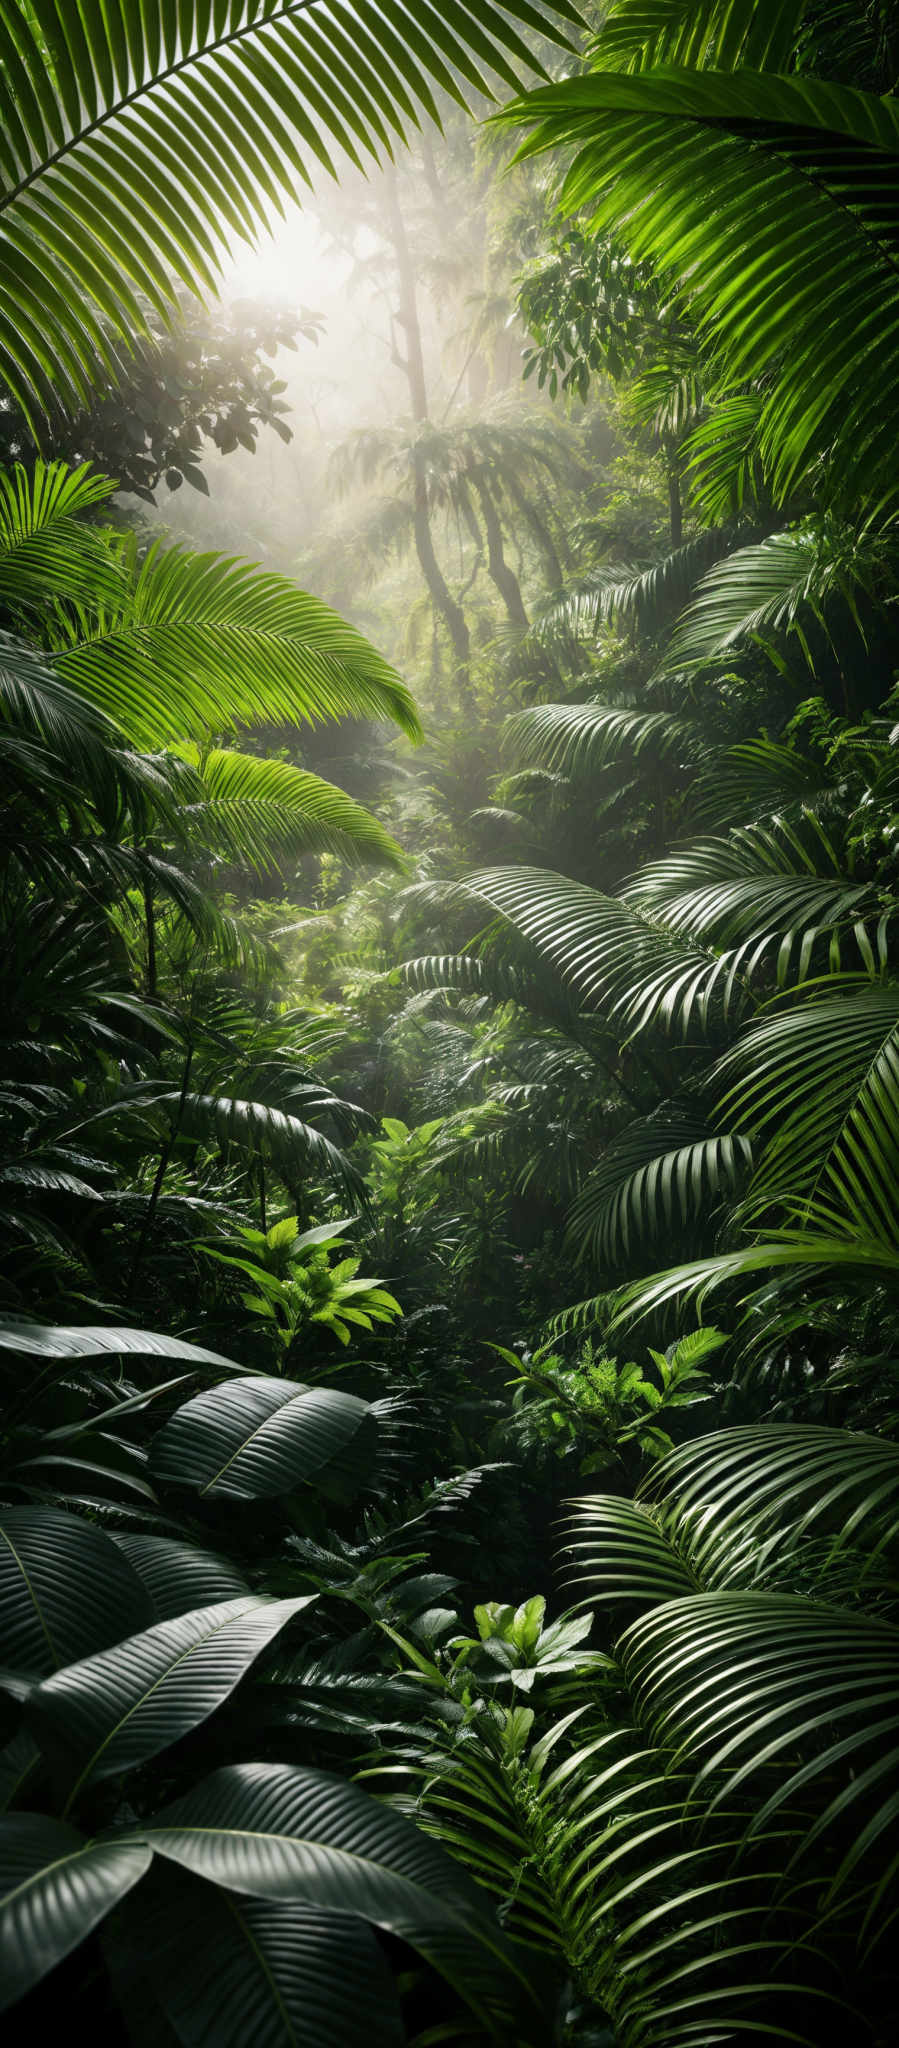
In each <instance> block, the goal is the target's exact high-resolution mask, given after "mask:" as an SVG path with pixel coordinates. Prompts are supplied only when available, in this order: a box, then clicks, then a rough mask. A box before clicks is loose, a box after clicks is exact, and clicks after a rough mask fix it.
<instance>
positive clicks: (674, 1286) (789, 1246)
mask: <svg viewBox="0 0 899 2048" xmlns="http://www.w3.org/2000/svg"><path fill="white" fill-rule="evenodd" d="M765 1275H768V1276H773V1278H772V1279H771V1282H770V1285H768V1286H767V1287H766V1290H765V1295H766V1301H767V1306H768V1319H769V1322H770V1323H771V1324H772V1325H776V1315H775V1313H774V1311H773V1309H772V1303H773V1301H774V1297H775V1295H776V1293H777V1290H778V1286H780V1287H781V1289H782V1290H785V1289H788V1288H789V1287H790V1285H791V1283H793V1284H795V1283H799V1284H806V1283H810V1282H817V1281H819V1280H820V1279H821V1278H822V1276H824V1277H825V1278H826V1279H827V1280H828V1281H830V1283H831V1284H833V1283H834V1282H836V1283H838V1284H839V1285H840V1286H847V1287H851V1286H852V1285H853V1284H861V1285H862V1286H863V1287H866V1286H868V1287H869V1286H873V1285H874V1284H875V1283H876V1282H877V1281H886V1282H887V1283H889V1284H890V1285H893V1286H895V1284H896V1279H897V1275H899V1248H897V1246H896V1244H895V1241H894V1233H892V1232H891V1234H890V1236H889V1237H886V1236H872V1235H866V1236H861V1235H859V1233H858V1232H857V1231H856V1230H855V1229H854V1228H853V1227H852V1225H851V1222H850V1219H849V1218H847V1217H846V1216H844V1215H840V1214H837V1213H834V1212H832V1211H828V1210H825V1209H823V1208H821V1209H820V1210H819V1211H818V1212H817V1213H816V1214H815V1216H814V1217H813V1218H810V1220H809V1221H808V1222H807V1224H806V1227H805V1228H804V1229H801V1230H771V1231H769V1232H768V1233H767V1234H766V1236H765V1237H764V1238H761V1239H758V1240H757V1241H755V1242H754V1243H749V1244H745V1245H741V1246H740V1247H739V1248H738V1249H737V1250H735V1251H725V1252H716V1253H712V1254H711V1255H710V1256H709V1257H707V1258H703V1259H692V1260H690V1261H689V1262H688V1263H687V1264H686V1265H682V1266H672V1267H670V1268H669V1270H668V1271H667V1272H664V1273H653V1274H651V1275H650V1277H649V1278H648V1279H646V1280H636V1281H634V1282H633V1283H632V1284H631V1285H629V1286H627V1287H623V1288H621V1289H620V1290H619V1291H618V1293H617V1294H616V1295H615V1299H614V1314H613V1316H612V1318H611V1321H610V1323H609V1328H610V1329H611V1330H617V1329H624V1328H626V1327H627V1326H629V1325H630V1324H632V1323H634V1322H635V1321H639V1320H640V1319H641V1318H642V1317H644V1316H649V1315H652V1316H658V1315H662V1314H663V1313H665V1312H666V1311H667V1310H669V1309H671V1308H673V1307H674V1306H675V1305H677V1306H678V1307H681V1306H683V1305H685V1304H686V1303H691V1304H693V1305H695V1307H696V1308H697V1309H699V1310H700V1311H702V1310H703V1309H704V1305H705V1303H706V1301H707V1300H708V1298H709V1297H710V1295H712V1294H714V1293H716V1292H717V1291H718V1289H719V1288H722V1287H730V1286H732V1287H733V1288H734V1290H735V1292H736V1290H737V1289H738V1288H740V1287H743V1283H744V1282H746V1283H748V1292H747V1289H746V1288H744V1290H743V1293H742V1294H741V1295H739V1296H738V1301H739V1304H740V1306H745V1304H746V1303H747V1302H748V1303H749V1304H750V1306H752V1304H753V1301H754V1300H757V1296H758V1283H759V1281H760V1280H761V1279H762V1277H763V1276H765ZM753 1289H755V1290H756V1292H755V1295H754V1294H753ZM608 1306H609V1302H608V1297H607V1296H606V1297H602V1298H599V1297H598V1298H597V1299H596V1300H593V1301H588V1302H580V1303H578V1304H576V1306H575V1307H574V1308H572V1309H571V1310H568V1311H565V1312H564V1313H565V1317H566V1318H567V1320H565V1322H564V1327H565V1328H567V1329H576V1328H585V1327H588V1326H589V1324H590V1323H591V1322H595V1321H596V1320H597V1318H598V1315H599V1313H600V1311H601V1309H606V1310H607V1309H608ZM556 1322H557V1324H558V1326H559V1328H560V1329H561V1328H562V1327H563V1318H562V1317H557V1318H556Z"/></svg>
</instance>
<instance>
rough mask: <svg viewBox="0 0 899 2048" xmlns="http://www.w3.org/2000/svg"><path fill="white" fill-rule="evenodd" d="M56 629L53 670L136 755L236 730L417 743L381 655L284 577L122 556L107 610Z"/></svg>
mask: <svg viewBox="0 0 899 2048" xmlns="http://www.w3.org/2000/svg"><path fill="white" fill-rule="evenodd" d="M83 603H84V607H85V608H84V610H83V611H82V612H80V613H78V614H73V616H72V617H71V619H70V620H69V621H68V622H67V623H66V625H65V627H64V628H61V629H60V631H59V634H58V636H57V638H58V645H57V648H56V651H55V661H54V665H55V668H56V670H57V672H58V674H59V675H60V676H61V677H62V678H63V681H64V682H67V683H68V684H69V685H70V687H71V688H73V689H75V690H78V691H80V692H81V693H82V694H83V695H84V696H85V697H86V698H87V699H88V700H89V701H90V702H91V703H93V704H96V705H98V706H99V707H100V709H101V710H104V711H106V712H107V713H108V715H109V716H110V717H111V718H113V719H114V720H115V721H116V722H117V723H118V724H119V725H120V726H121V727H122V728H124V730H125V731H126V732H127V734H128V736H129V738H130V739H131V740H133V741H135V742H136V743H137V744H138V745H139V746H148V747H153V746H156V745H159V744H160V743H161V744H163V745H165V744H166V743H167V742H168V741H170V740H173V739H176V740H182V739H186V738H190V739H197V740H204V739H206V738H208V736H209V735H210V734H213V735H214V734H219V733H222V732H223V731H226V730H233V729H234V728H235V727H236V726H238V725H244V726H246V725H258V724H259V723H260V722H261V721H263V720H266V719H267V720H270V721H272V722H273V723H279V724H280V723H282V722H287V723H289V724H295V725H299V724H304V723H305V724H309V723H312V722H313V721H314V720H316V719H320V718H353V717H355V718H376V719H387V720H389V721H390V722H391V723H393V724H396V725H399V727H400V729H401V730H402V731H404V732H406V733H407V734H408V735H409V737H410V738H412V739H418V738H420V736H421V733H420V727H419V724H418V719H417V716H416V712H415V709H414V706H413V704H412V700H411V698H410V696H409V693H408V691H407V690H406V689H405V688H404V686H403V684H402V683H401V682H400V680H399V678H398V676H397V675H396V673H395V671H394V670H393V669H392V668H391V667H390V665H389V663H387V662H386V661H385V660H384V658H383V656H382V655H379V654H377V653H376V652H375V650H374V648H373V647H372V646H371V645H370V643H369V642H368V641H367V640H365V639H364V638H363V636H362V634H361V633H358V632H357V631H356V629H355V628H354V627H353V626H350V625H347V623H346V622H345V620H343V619H341V618H339V617H338V616H337V614H336V613H335V612H332V611H331V610H330V609H329V608H328V606H327V605H325V604H322V602H321V600H320V599H318V598H315V597H309V596H308V595H307V594H306V593H305V592H304V591H301V590H298V589H297V588H296V586H295V585H294V584H293V583H290V582H289V581H288V579H287V578H286V577H284V576H276V575H272V574H265V573H263V572H262V571H261V570H258V569H254V568H253V567H252V566H251V565H250V564H249V563H245V562H234V561H228V560H226V559H224V558H223V557H222V556H219V555H194V554H191V553H189V552H188V551H186V550H185V549H183V548H180V547H173V548H160V547H158V546H157V547H154V548H152V549H151V550H150V553H149V554H148V556H147V557H146V559H145V561H144V562H143V563H142V564H138V562H137V560H136V558H133V557H132V559H131V561H130V564H129V572H128V578H127V583H126V588H125V591H124V593H123V596H122V598H121V600H120V602H119V603H118V604H116V605H115V606H107V607H105V608H102V607H100V606H96V605H95V604H94V603H93V593H92V592H91V591H90V590H88V591H85V593H84V598H83Z"/></svg>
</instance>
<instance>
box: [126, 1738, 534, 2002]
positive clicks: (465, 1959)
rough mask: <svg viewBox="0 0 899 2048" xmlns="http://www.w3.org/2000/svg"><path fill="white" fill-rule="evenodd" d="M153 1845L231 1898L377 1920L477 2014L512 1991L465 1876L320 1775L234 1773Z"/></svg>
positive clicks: (266, 1767) (382, 1810)
mask: <svg viewBox="0 0 899 2048" xmlns="http://www.w3.org/2000/svg"><path fill="white" fill-rule="evenodd" d="M146 1839H147V1841H148V1842H150V1844H151V1845H152V1847H153V1849H154V1850H155V1851H156V1852H157V1854H159V1855H161V1856H168V1857H171V1858H172V1859H173V1860H174V1861H175V1862H176V1863H180V1864H181V1865H182V1866H183V1868H185V1869H187V1870H192V1871H193V1872H194V1873H195V1874H196V1875H197V1876H198V1877H206V1878H209V1879H211V1880H213V1881H214V1882H215V1883H216V1884H220V1885H223V1886H224V1887H225V1888H226V1889H227V1890H228V1891H236V1892H243V1893H249V1894H251V1895H253V1896H255V1897H257V1898H264V1899H279V1900H290V1901H293V1902H299V1901H303V1902H305V1903H307V1904H312V1905H316V1906H319V1907H321V1908H323V1909H325V1910H327V1909H334V1910H336V1911H338V1912H345V1913H354V1914H358V1915H359V1916H360V1917H361V1918H362V1919H366V1920H370V1921H371V1922H372V1923H373V1925H375V1926H376V1927H382V1928H384V1929H385V1931H387V1932H389V1933H392V1934H397V1935H399V1936H401V1938H402V1939H403V1940H404V1941H408V1942H409V1943H410V1945H411V1946H412V1947H413V1948H416V1949H417V1950H418V1951H419V1953H420V1954H422V1955H423V1956H425V1957H426V1958H427V1959H428V1961H430V1962H432V1963H433V1964H434V1966H435V1967H436V1968H437V1969H439V1970H440V1971H441V1972H442V1973H443V1974H444V1975H445V1976H447V1977H448V1978H449V1979H450V1981H451V1982H453V1983H455V1984H456V1985H457V1987H458V1989H459V1990H460V1991H461V1992H462V1994H463V1996H464V1997H465V1998H466V1999H467V2000H468V2002H469V2003H470V2004H472V2005H474V2006H475V2007H476V2008H483V2007H485V2006H487V2007H489V2005H490V2003H491V2002H492V2000H493V1999H494V1998H495V1996H496V1992H497V1988H498V1987H499V1988H502V1989H505V1990H506V1991H508V1989H509V1988H510V1985H509V1980H508V1968H509V1965H508V1962H507V1960H506V1959H505V1952H504V1948H503V1943H502V1940H501V1938H500V1936H499V1933H498V1929H497V1927H496V1924H495V1923H492V1921H491V1916H490V1914H489V1912H487V1913H485V1910H484V1903H483V1899H482V1898H481V1897H480V1895H479V1894H478V1893H477V1892H476V1891H475V1890H474V1889H473V1888H472V1886H471V1884H470V1882H469V1880H468V1879H467V1878H466V1877H465V1876H464V1874H463V1873H462V1872H461V1870H460V1869H459V1867H458V1865H457V1864H454V1863H453V1862H452V1860H451V1859H450V1857H449V1856H447V1855H446V1853H445V1851H444V1850H442V1849H440V1848H439V1847H438V1846H437V1845H436V1844H435V1843H433V1842H431V1841H429V1840H428V1838H427V1836H426V1835H424V1834H422V1833H421V1831H420V1830H419V1829H418V1828H416V1827H414V1826H413V1824H412V1822H411V1821H408V1820H406V1819H405V1818H404V1817H403V1816H402V1815H400V1814H398V1813H395V1812H393V1810H392V1809H391V1808H390V1807H389V1806H384V1805H382V1804H381V1803H380V1802H379V1801H378V1800H376V1799H372V1798H371V1797H370V1796H369V1794H368V1793H366V1792H362V1791H361V1790H360V1789H359V1787H358V1786H356V1785H350V1784H347V1783H345V1782H344V1781H343V1780H341V1779H339V1778H334V1777H330V1776H328V1775H327V1774H326V1773H325V1772H323V1771H314V1770H306V1769H302V1768H300V1767H297V1766H294V1765H290V1764H238V1765H234V1766H229V1767H226V1768H225V1769H224V1770H220V1771H216V1772H214V1774H213V1776H212V1777H211V1778H207V1779H206V1780H205V1782H204V1783H203V1784H202V1785H198V1786H197V1787H196V1789H195V1790H194V1791H192V1792H190V1793H188V1794H187V1796H186V1797H185V1798H184V1799H181V1800H179V1801H178V1802H177V1803H176V1804H175V1805H174V1806H172V1807H169V1808H168V1809H167V1810H166V1812H165V1813H163V1814H161V1815H160V1816H159V1817H158V1819H157V1821H156V1822H155V1823H154V1825H153V1827H152V1828H151V1829H149V1830H148V1831H147V1834H146Z"/></svg>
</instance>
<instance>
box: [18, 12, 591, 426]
mask: <svg viewBox="0 0 899 2048" xmlns="http://www.w3.org/2000/svg"><path fill="white" fill-rule="evenodd" d="M566 19H567V20H568V21H571V20H572V19H576V16H575V15H574V10H573V9H571V8H570V7H569V6H568V5H567V4H566V0H554V4H553V5H552V6H550V7H547V8H545V9H544V8H543V7H539V6H534V7H531V6H529V5H521V4H519V5H517V6H516V7H514V8H512V7H506V6H503V5H500V4H496V0H490V4H489V5H488V6H486V7H483V8H481V9H479V11H478V13H477V14H476V15H475V14H473V13H472V12H470V11H469V9H468V8H467V7H466V6H465V5H463V4H462V0H453V4H452V5H451V6H450V7H448V8H447V7H443V8H440V9H438V8H436V7H432V6H430V5H427V6H425V7H424V8H423V9H421V8H419V9H418V10H417V11H416V12H415V14H414V15H413V14H410V13H409V12H408V10H407V9H406V7H405V6H404V5H402V4H401V0H385V4H378V5H374V4H372V0H361V4H359V5H356V6H353V7H350V6H348V5H346V4H344V0H334V4H330V5H329V6H328V7H327V9H326V8H325V7H324V6H317V5H315V4H310V0H226V4H225V5H223V6H217V7H210V6H209V4H208V0H187V4H186V5H181V6H179V7H177V8H175V7H170V6H169V5H167V4H162V0H150V4H149V5H145V4H138V0H111V4H110V5H104V6H103V7H96V6H93V5H90V6H88V5H80V4H79V5H78V6H76V7H74V8H73V7H71V6H69V5H68V4H65V0H59V4H55V0H51V4H48V5H46V6H42V8H41V10H40V12H39V13H38V14H35V12H34V10H33V9H32V8H31V7H30V6H29V5H28V4H27V0H11V4H10V5H9V6H7V7H6V8H4V11H3V16H2V20H0V126H2V129H3V136H4V143H3V151H2V158H0V172H2V191H0V234H2V242H3V267H4V277H5V284H4V291H3V295H2V301H0V376H2V377H3V378H4V380H5V382H6V383H7V385H8V387H9V389H10V390H11V391H12V392H13V393H14V395H15V397H16V400H17V402H18V403H19V404H20V405H21V406H22V407H23V408H24V409H25V411H26V412H29V413H31V415H32V416H33V417H34V416H38V415H39V414H40V413H41V412H43V413H48V412H50V413H52V412H53V411H54V409H55V408H56V407H57V406H58V404H59V403H60V402H62V404H63V405H64V406H66V405H67V406H69V407H72V406H73V405H76V404H77V402H78V401H79V399H82V400H83V398H84V397H85V395H86V393H87V391H88V389H89V387H90V385H91V383H92V382H93V381H95V379H96V376H97V373H98V370H99V369H100V368H101V367H102V368H103V369H104V370H108V369H109V368H110V367H112V368H113V369H114V368H115V364H116V360H117V357H118V356H119V353H120V350H121V345H122V342H123V339H124V337H127V335H128V334H129V333H134V332H140V331H142V330H145V326H146V323H145V319H144V314H143V311H142V305H141V300H142V298H144V299H146V300H149V302H150V304H151V306H152V307H154V308H155V309H156V310H157V311H158V312H160V313H162V314H163V316H166V315H170V314H171V313H172V312H173V311H174V309H175V305H176V291H177V287H178V285H179V284H185V285H187V286H188V287H189V288H190V289H191V290H193V291H208V290H210V289H213V288H214V285H215V280H216V278H217V275H218V273H219V270H220V264H221V251H222V246H223V243H224V242H225V241H227V239H228V238H230V237H232V236H235V235H236V236H239V237H243V238H244V239H252V238H253V237H254V236H255V234H256V232H257V231H258V229H259V228H260V226H262V225H263V224H264V223H265V221H266V219H267V217H268V214H269V211H270V209H271V207H272V206H274V207H280V205H281V199H282V195H283V194H284V193H285V192H290V191H292V190H293V189H294V188H295V187H296V185H297V183H298V182H300V181H301V180H305V181H306V182H309V180H310V177H311V173H312V170H313V169H314V170H316V171H318V172H320V171H322V170H324V171H326V172H329V171H332V170H333V157H332V151H333V152H336V153H337V154H338V155H339V156H343V157H348V158H349V159H350V160H351V161H353V162H355V163H357V164H358V163H366V162H367V163H369V164H370V163H371V162H372V160H373V159H375V160H376V159H377V158H378V157H379V156H383V155H385V154H389V153H390V151H391V147H392V145H393V144H395V143H396V142H397V141H398V140H402V138H403V135H404V133H405V131H406V129H407V128H408V126H409V125H410V124H415V123H416V122H417V120H418V118H419V114H420V113H422V112H423V113H425V114H426V115H430V116H432V117H436V106H435V99H434V94H435V91H436V92H438V93H439V92H448V93H450V94H451V95H453V96H454V97H455V98H457V99H459V98H460V97H462V96H463V92H464V89H465V88H468V89H469V90H470V91H474V92H475V93H484V92H487V93H489V92H490V89H491V83H495V82H497V81H501V82H504V83H506V84H512V85H515V84H517V83H518V79H517V78H516V73H515V71H514V70H513V68H512V64H513V63H514V62H517V63H519V64H521V65H524V66H525V68H526V69H531V70H533V69H534V68H535V66H534V61H533V58H532V57H531V54H530V51H529V49H528V48H527V46H526V44H525V42H524V41H523V40H522V36H521V34H520V32H519V31H520V30H521V29H524V30H525V31H531V32H533V31H536V32H537V33H538V34H541V35H549V36H550V37H551V38H555V39H556V40H561V39H562V30H561V26H560V24H561V23H562V22H564V21H565V20H566ZM536 68H539V67H536Z"/></svg>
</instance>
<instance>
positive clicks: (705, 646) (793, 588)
mask: <svg viewBox="0 0 899 2048" xmlns="http://www.w3.org/2000/svg"><path fill="white" fill-rule="evenodd" d="M873 566H874V553H873V552H872V548H871V546H870V544H869V545H868V546H867V547H866V545H865V542H864V540H861V541H858V540H857V539H854V538H853V539H848V538H846V537H841V536H838V535H837V534H836V533H834V532H833V531H831V530H830V529H829V528H828V529H825V530H823V531H822V530H820V529H818V528H813V527H808V526H807V527H794V528H792V529H791V530H790V531H789V532H785V533H773V534H770V535H769V537H768V539H767V540H763V541H759V542H758V543H757V544H756V545H754V546H752V547H744V548H738V549H737V550H736V552H735V553H734V554H731V555H726V556H725V558H724V560H723V561H720V562H718V563H716V565H715V567H714V568H713V569H710V570H709V572H708V574H707V575H705V576H703V578H702V581H701V582H700V584H699V587H698V589H697V591H696V594H695V596H694V598H693V600H692V602H691V604H690V605H689V606H688V608H687V610H686V611H685V613H684V615H683V617H682V618H681V619H680V620H679V621H678V625H677V629H676V631H675V633H674V634H673V636H672V639H671V640H670V642H669V644H668V647H667V648H666V650H665V655H664V666H665V668H666V669H668V670H669V671H673V670H678V669H690V668H705V667H708V666H709V665H710V664H711V663H714V662H717V661H726V660H727V658H728V657H729V656H730V655H731V654H732V653H733V651H734V649H736V648H739V647H740V646H741V645H743V644H744V643H745V642H746V641H749V640H760V641H762V642H765V641H766V640H767V641H770V640H771V639H775V640H776V638H777V637H778V636H783V637H789V636H790V635H791V634H792V635H794V636H795V637H796V638H797V639H798V640H799V642H800V644H801V646H802V648H803V652H804V653H805V655H806V658H807V660H808V663H809V666H810V667H813V666H814V664H813V660H812V656H811V652H810V649H809V642H808V637H807V636H808V633H809V631H810V629H811V625H812V622H814V623H815V624H816V625H817V626H818V627H819V628H820V629H821V630H822V631H823V633H824V634H825V635H826V636H827V638H828V639H829V638H830V631H831V614H832V612H833V609H834V603H835V600H837V599H840V600H842V606H843V610H844V615H845V614H847V613H848V615H849V617H850V618H851V619H853V620H854V621H856V622H857V620H858V599H859V596H860V595H861V593H862V592H863V591H864V590H866V589H867V588H868V587H869V585H870V583H871V572H872V568H873Z"/></svg>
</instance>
